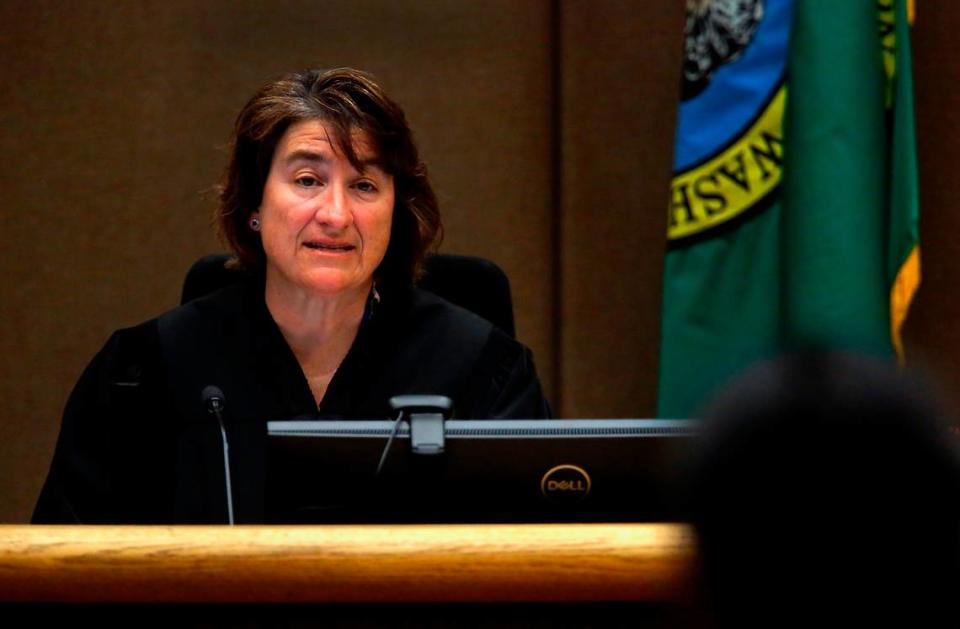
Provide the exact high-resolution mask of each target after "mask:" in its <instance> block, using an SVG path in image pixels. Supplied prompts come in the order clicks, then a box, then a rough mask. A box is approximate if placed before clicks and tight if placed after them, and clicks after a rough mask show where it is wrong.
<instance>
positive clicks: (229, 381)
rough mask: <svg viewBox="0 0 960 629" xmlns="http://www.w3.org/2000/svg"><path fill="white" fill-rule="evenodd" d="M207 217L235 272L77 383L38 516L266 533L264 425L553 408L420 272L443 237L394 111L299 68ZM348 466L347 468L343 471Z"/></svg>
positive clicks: (337, 76) (255, 113) (486, 332)
mask: <svg viewBox="0 0 960 629" xmlns="http://www.w3.org/2000/svg"><path fill="white" fill-rule="evenodd" d="M216 219H217V224H218V227H219V230H220V232H221V235H222V237H223V239H224V240H225V242H226V243H227V244H228V245H229V246H230V248H231V249H232V251H233V253H234V256H235V257H234V260H233V262H232V263H233V264H234V265H236V266H240V267H242V268H243V269H245V271H246V272H245V273H244V279H243V280H242V281H240V282H238V283H237V284H235V285H232V286H229V287H227V288H224V289H221V290H219V291H217V292H215V293H213V294H211V295H209V296H206V297H202V298H200V299H197V300H194V301H192V302H189V303H187V304H185V305H183V306H181V307H179V308H177V309H175V310H172V311H170V312H167V313H166V314H163V315H161V316H160V317H158V318H156V319H152V320H150V321H147V322H145V323H143V324H140V325H138V326H135V327H132V328H128V329H124V330H119V331H117V332H116V333H114V334H113V336H112V337H111V338H110V339H109V341H108V342H107V344H106V346H105V347H104V348H103V349H102V350H101V351H100V352H99V353H98V354H97V355H96V357H95V358H94V359H93V361H92V362H91V363H90V365H89V366H88V367H87V369H86V370H85V372H84V373H83V375H82V377H81V378H80V381H79V382H78V383H77V385H76V388H75V389H74V391H73V393H72V395H71V396H70V399H69V401H68V403H67V407H66V411H65V413H64V417H63V422H62V428H61V432H60V437H59V440H58V442H57V447H56V452H55V454H54V458H53V463H52V465H51V468H50V473H49V476H48V478H47V480H46V483H45V485H44V487H43V490H42V492H41V496H40V499H39V501H38V504H37V507H36V510H35V512H34V517H33V521H34V522H63V523H73V522H77V523H80V522H90V523H178V522H182V523H192V522H197V523H200V522H223V521H224V519H225V518H224V514H225V506H224V505H225V500H226V498H225V497H224V474H225V473H224V465H223V459H222V456H223V453H222V450H221V442H220V429H219V427H218V424H217V421H216V420H215V419H213V418H212V416H211V415H210V414H209V413H208V412H207V408H206V407H205V405H204V403H203V401H202V396H201V393H202V391H203V390H204V389H205V388H207V387H210V386H215V387H218V388H219V389H220V390H221V391H222V394H223V400H224V412H223V421H224V424H225V428H226V434H227V436H228V438H229V445H230V465H231V471H230V479H231V480H232V486H233V494H234V497H233V501H234V508H235V513H236V521H237V522H262V521H264V519H265V517H266V516H265V511H264V468H265V460H264V459H265V456H264V452H265V448H264V445H265V435H266V429H265V426H266V422H267V421H269V420H273V419H290V418H294V417H298V418H315V419H316V418H321V419H322V418H340V419H343V418H347V419H349V418H366V419H370V418H385V417H386V416H387V415H388V413H389V408H388V400H389V398H391V397H393V396H395V395H401V394H406V393H430V394H438V395H446V396H448V397H450V398H451V399H452V400H453V402H454V408H455V413H456V414H457V415H458V416H460V417H466V418H509V417H516V418H521V417H526V418H539V417H547V416H549V407H548V405H547V403H546V401H545V399H544V397H543V394H542V391H541V387H540V383H539V380H538V378H537V375H536V372H535V369H534V365H533V361H532V357H531V354H530V351H529V350H528V349H527V348H525V347H524V346H522V345H521V344H519V343H518V342H516V341H515V340H513V339H512V338H511V337H509V336H508V335H507V334H505V333H504V332H502V331H500V330H499V329H497V328H496V327H494V326H493V325H492V324H490V323H488V322H487V321H485V320H483V319H481V318H479V317H477V316H475V315H473V314H471V313H469V312H467V311H465V310H463V309H460V308H458V307H456V306H453V305H451V304H449V303H447V302H445V301H444V300H442V299H440V298H438V297H435V296H432V295H431V294H429V293H426V292H423V291H420V290H417V289H416V288H415V287H414V284H415V280H416V278H417V275H418V273H419V271H420V268H421V264H422V262H423V259H424V255H425V254H426V252H427V251H428V250H429V249H430V247H431V245H432V244H433V243H434V241H435V240H436V238H437V234H438V232H439V231H440V225H441V223H440V215H439V210H438V207H437V201H436V197H435V195H434V192H433V190H432V188H431V185H430V182H429V180H428V178H427V173H426V168H425V166H424V164H423V162H422V161H420V159H419V157H418V151H417V147H416V145H415V144H414V142H413V138H412V135H411V132H410V129H409V127H408V125H407V122H406V119H405V116H404V113H403V111H402V110H401V109H400V107H399V106H397V105H396V103H394V102H393V101H392V100H390V98H388V97H387V96H386V94H385V93H384V92H383V90H382V89H381V88H380V86H379V85H378V84H377V83H376V82H375V81H374V80H373V79H372V77H370V76H369V75H367V74H365V73H362V72H359V71H356V70H352V69H337V70H328V71H320V70H309V71H305V72H302V73H296V74H290V75H287V76H284V77H282V78H281V79H279V80H277V81H274V82H272V83H269V84H268V85H266V86H264V87H263V88H262V89H261V90H260V91H259V92H257V94H255V95H254V96H253V98H252V99H251V100H250V101H249V102H248V103H247V105H246V106H245V107H244V108H243V110H242V111H241V112H240V114H239V116H238V118H237V121H236V125H235V129H234V137H233V141H232V155H231V158H230V163H229V165H228V167H227V170H226V174H225V177H224V182H223V187H222V191H221V195H220V205H219V208H218V212H217V214H216ZM344 473H350V471H349V470H344Z"/></svg>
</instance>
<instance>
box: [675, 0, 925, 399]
mask: <svg viewBox="0 0 960 629" xmlns="http://www.w3.org/2000/svg"><path fill="white" fill-rule="evenodd" d="M687 7H688V8H687V24H686V45H685V57H684V67H683V86H682V95H681V103H680V108H679V113H678V120H677V132H676V144H675V153H674V178H673V181H672V184H671V190H670V204H669V220H668V232H667V238H668V250H667V255H666V260H665V268H664V284H663V313H662V323H661V349H660V373H659V398H658V415H659V416H660V417H675V418H679V417H693V416H694V415H695V414H696V413H697V410H698V409H699V408H700V407H701V406H702V404H704V403H705V402H706V401H707V400H708V399H709V398H710V396H711V395H713V394H714V393H716V392H717V391H718V390H719V389H720V388H722V387H723V386H724V385H725V384H726V382H727V381H728V380H729V379H730V378H731V377H732V376H734V375H736V374H738V373H739V372H741V371H742V370H743V369H744V368H746V367H747V366H748V365H750V364H751V363H753V362H755V361H757V360H761V359H766V358H771V357H773V356H776V355H778V354H780V353H782V352H785V351H791V350H794V349H798V348H806V347H818V348H837V349H848V350H856V351H862V352H866V353H870V354H873V355H879V356H889V357H891V358H892V357H893V356H895V355H900V356H901V357H902V345H901V342H900V327H901V325H902V324H903V321H904V319H905V317H906V313H907V310H908V308H909V304H910V300H911V299H912V297H913V294H914V292H915V290H916V288H917V286H918V284H919V281H920V263H919V254H918V249H917V243H918V219H919V204H918V183H917V163H916V148H915V147H916V143H915V137H914V120H913V82H912V77H911V60H910V40H909V36H910V33H909V21H908V20H909V15H908V14H909V11H908V6H907V3H906V1H905V0H842V1H840V0H796V1H791V0H712V1H711V0H693V1H690V2H688V3H687Z"/></svg>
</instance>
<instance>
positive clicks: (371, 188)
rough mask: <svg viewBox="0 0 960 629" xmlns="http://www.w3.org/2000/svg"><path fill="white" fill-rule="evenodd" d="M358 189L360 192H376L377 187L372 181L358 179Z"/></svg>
mask: <svg viewBox="0 0 960 629" xmlns="http://www.w3.org/2000/svg"><path fill="white" fill-rule="evenodd" d="M356 188H357V190H359V191H360V192H366V193H369V192H376V191H377V187H376V186H375V185H374V184H373V183H372V182H370V181H358V182H357V184H356Z"/></svg>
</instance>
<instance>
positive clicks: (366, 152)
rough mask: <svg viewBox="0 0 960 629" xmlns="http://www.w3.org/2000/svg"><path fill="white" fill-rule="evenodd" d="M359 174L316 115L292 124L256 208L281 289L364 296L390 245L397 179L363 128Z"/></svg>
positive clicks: (271, 273) (270, 268) (270, 270)
mask: <svg viewBox="0 0 960 629" xmlns="http://www.w3.org/2000/svg"><path fill="white" fill-rule="evenodd" d="M353 146H354V149H355V150H356V153H357V156H358V157H359V158H360V161H361V163H362V164H363V165H364V169H363V171H357V170H356V169H355V168H354V167H353V166H352V165H351V164H350V162H349V161H348V160H347V158H346V157H344V156H343V155H341V154H340V153H339V151H337V150H336V148H335V146H334V145H333V144H332V143H331V142H330V135H329V134H328V133H327V127H326V125H325V124H324V123H323V122H322V121H319V120H305V121H301V122H298V123H296V124H293V125H291V126H290V128H289V129H287V131H286V133H284V134H283V137H281V138H280V141H279V142H278V143H277V148H276V150H275V151H274V154H273V161H272V163H271V165H270V173H269V175H268V176H267V181H266V184H265V185H264V188H263V201H262V202H261V204H260V208H259V210H258V213H254V216H257V215H258V214H259V218H260V235H261V238H262V240H263V249H264V251H265V253H266V258H267V283H268V285H270V288H271V289H273V290H276V289H279V290H280V291H282V292H288V291H293V292H300V293H302V292H303V291H307V292H309V293H313V294H319V295H324V296H336V295H343V294H346V293H348V292H350V291H356V292H358V293H362V294H364V295H365V294H366V293H367V292H369V290H370V284H371V281H372V277H373V272H374V270H376V268H377V266H378V265H379V264H380V261H381V260H383V256H384V254H385V253H386V251H387V245H388V244H389V243H390V225H391V221H392V219H393V198H394V189H393V177H392V176H391V175H388V174H387V173H385V172H384V171H383V170H382V169H381V167H380V166H379V165H378V164H377V160H376V155H375V154H374V152H373V149H372V146H371V144H370V142H369V141H368V136H367V134H366V133H363V132H356V133H355V134H354V135H353Z"/></svg>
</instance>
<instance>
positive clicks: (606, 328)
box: [560, 0, 684, 417]
mask: <svg viewBox="0 0 960 629" xmlns="http://www.w3.org/2000/svg"><path fill="white" fill-rule="evenodd" d="M561 7H562V8H563V11H562V14H561V24H562V33H563V35H562V51H563V55H562V63H561V68H562V69H563V71H562V94H563V100H562V124H561V129H562V140H563V144H562V167H561V190H562V193H561V194H562V200H563V201H562V210H563V211H562V222H561V225H562V236H561V240H560V242H561V247H560V261H561V266H560V268H561V272H562V278H563V282H562V287H561V295H562V304H563V306H562V310H561V343H560V352H561V354H560V355H561V367H562V371H561V374H562V375H561V383H562V392H563V395H564V397H563V412H564V414H565V415H569V416H573V417H637V416H639V417H644V416H647V417H649V416H652V415H653V413H654V410H655V401H656V382H657V359H658V345H659V338H660V327H659V326H660V291H661V281H662V273H663V252H664V248H665V241H666V216H667V211H666V204H667V198H668V193H667V191H668V190H669V185H670V184H669V182H670V164H671V161H672V155H673V148H672V147H673V127H674V119H675V116H676V105H677V98H678V93H679V92H678V90H679V88H678V87H677V86H679V84H680V53H681V50H682V45H683V16H684V10H683V9H684V7H683V3H681V2H660V3H658V6H657V9H656V10H654V9H653V8H651V7H649V6H647V5H643V8H642V9H641V8H640V5H638V4H634V3H629V2H615V1H612V0H609V1H604V2H586V1H584V2H579V1H578V2H564V3H561Z"/></svg>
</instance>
